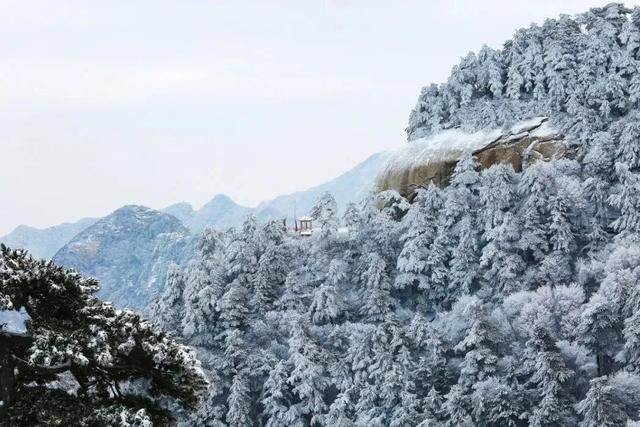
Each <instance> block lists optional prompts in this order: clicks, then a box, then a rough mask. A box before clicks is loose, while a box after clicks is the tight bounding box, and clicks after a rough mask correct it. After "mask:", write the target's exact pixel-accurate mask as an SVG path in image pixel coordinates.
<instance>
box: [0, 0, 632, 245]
mask: <svg viewBox="0 0 640 427" xmlns="http://www.w3.org/2000/svg"><path fill="white" fill-rule="evenodd" d="M606 2H607V0H603V1H587V0H581V1H578V0H563V1H557V0H555V1H552V0H538V1H534V0H530V1H522V0H520V1H517V2H514V1H497V0H490V1H480V0H469V1H462V0H457V1H456V0H433V1H427V0H424V1H402V0H394V1H391V0H389V1H374V0H362V1H348V0H343V1H337V0H336V1H319V0H295V1H288V2H286V1H264V0H256V1H237V0H234V1H231V0H229V1H216V0H175V1H163V0H148V1H147V0H122V1H119V0H109V1H98V0H78V1H71V0H56V1H53V0H40V1H38V0H0V206H1V209H0V235H2V234H4V233H6V232H9V231H10V230H11V229H13V228H14V227H15V226H17V225H19V224H28V225H32V226H37V227H45V226H50V225H54V224H57V223H60V222H65V221H73V220H76V219H78V218H80V217H84V216H102V215H105V214H107V213H109V212H111V211H112V210H114V209H116V208H118V207H120V206H122V205H124V204H127V203H139V204H144V205H147V206H151V207H156V208H161V207H164V206H167V205H169V204H172V203H174V202H178V201H188V202H191V203H192V204H194V206H195V207H196V208H197V207H199V206H200V205H202V204H203V203H205V202H206V201H208V200H209V199H211V198H212V197H213V196H214V195H215V194H217V193H226V194H228V195H230V196H231V197H232V198H233V199H235V200H236V201H237V202H239V203H243V204H247V205H254V204H257V203H258V202H259V201H261V200H264V199H268V198H271V197H273V196H276V195H279V194H283V193H287V192H291V191H295V190H301V189H305V188H307V187H309V186H312V185H316V184H319V183H321V182H322V181H325V180H327V179H330V178H333V177H335V176H336V175H338V174H339V173H342V172H344V171H346V170H348V169H350V168H351V167H352V166H354V165H355V164H356V163H358V162H360V161H362V160H364V159H365V158H366V157H368V156H369V155H371V154H373V153H375V152H378V151H381V150H388V149H394V148H396V147H398V146H399V145H401V144H403V143H404V142H405V135H404V128H405V126H406V122H407V118H408V115H409V112H410V110H411V108H412V107H413V105H414V103H415V100H416V98H417V96H418V93H419V90H420V87H421V86H423V85H425V84H428V83H430V82H440V81H443V80H444V79H446V77H447V75H448V73H449V71H450V69H451V66H452V65H453V64H454V63H456V62H457V61H458V60H459V58H460V57H461V56H462V55H463V54H465V53H466V52H468V51H469V50H477V49H478V48H480V47H481V45H482V44H483V43H487V44H489V45H490V46H493V47H499V46H500V45H501V44H502V42H504V40H506V39H507V38H509V37H510V36H511V35H512V34H513V32H514V31H515V30H516V29H517V28H519V27H522V26H527V25H528V24H529V23H531V22H532V21H535V22H539V23H540V22H542V21H543V20H544V18H546V17H555V16H557V15H558V14H560V13H576V12H580V11H583V10H586V9H587V8H588V7H591V6H599V5H604V4H605V3H606ZM632 3H633V2H626V4H628V5H629V4H632Z"/></svg>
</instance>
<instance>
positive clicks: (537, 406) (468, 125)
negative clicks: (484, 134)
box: [154, 4, 640, 426]
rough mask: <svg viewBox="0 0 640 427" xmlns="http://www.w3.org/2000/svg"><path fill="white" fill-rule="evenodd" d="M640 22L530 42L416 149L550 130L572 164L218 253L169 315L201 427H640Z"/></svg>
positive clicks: (413, 128) (182, 279)
mask: <svg viewBox="0 0 640 427" xmlns="http://www.w3.org/2000/svg"><path fill="white" fill-rule="evenodd" d="M639 25H640V9H638V8H636V9H634V10H628V9H625V8H624V7H623V6H621V5H618V4H611V5H608V6H606V7H604V8H599V9H592V10H591V11H589V12H586V13H584V14H582V15H579V16H575V17H569V16H563V17H560V18H559V19H553V20H547V21H546V22H545V23H544V24H543V25H542V26H538V25H532V26H531V27H530V28H527V29H523V30H520V31H518V32H517V33H516V34H515V36H514V37H513V39H512V40H510V41H508V42H507V43H506V44H505V45H504V47H503V49H501V50H493V49H491V48H488V47H484V48H482V49H481V50H480V51H479V52H478V53H471V54H469V55H467V56H466V57H465V58H464V59H463V60H462V62H461V63H460V64H458V65H457V66H455V67H454V69H453V71H452V74H451V77H450V79H449V81H448V82H447V83H444V84H440V85H431V86H428V87H426V88H425V89H424V90H423V92H422V94H421V95H420V98H419V101H418V105H417V106H416V109H415V110H414V111H413V112H412V114H411V117H410V122H409V127H408V135H409V140H410V142H409V144H411V141H413V140H416V139H418V138H422V137H425V136H429V135H434V134H437V133H438V132H440V131H441V130H443V129H449V128H453V127H457V126H459V127H461V128H462V130H464V131H467V132H474V131H478V130H482V129H496V128H507V127H508V126H511V124H513V123H515V122H517V121H521V120H525V119H528V118H532V117H537V116H545V117H549V122H550V124H551V125H552V126H553V127H554V128H555V129H558V130H559V131H560V132H561V133H562V134H563V135H565V137H566V141H567V144H570V146H571V147H572V149H573V150H574V153H575V154H574V156H573V158H571V159H569V158H567V159H562V160H555V161H551V162H533V163H531V164H529V165H527V166H526V167H525V168H524V170H523V171H522V172H519V173H516V172H515V171H514V170H513V168H512V167H511V166H510V165H508V164H507V165H505V164H496V165H493V166H491V167H488V168H484V169H481V168H480V167H479V165H478V163H477V161H476V159H474V158H473V156H472V155H471V154H470V153H469V152H466V153H465V154H464V155H463V156H462V158H461V159H460V161H458V162H457V164H456V166H455V169H454V171H453V174H452V176H451V178H450V183H449V185H448V186H447V187H445V188H438V187H435V186H433V185H431V186H429V185H428V183H425V185H424V187H425V188H423V189H419V190H418V191H417V195H416V196H415V199H414V200H413V203H412V204H411V205H409V204H408V203H407V201H406V200H404V199H403V198H402V197H401V196H400V195H399V194H397V193H393V192H387V193H381V194H378V195H377V196H375V197H373V198H371V199H369V200H368V201H367V202H366V203H365V204H363V205H362V206H360V207H356V206H353V205H352V206H350V207H349V208H348V209H347V212H346V213H345V215H344V218H343V219H342V220H343V222H344V225H346V226H347V227H348V232H339V231H338V223H339V219H338V218H337V216H336V203H335V201H334V200H333V199H332V198H331V196H330V195H325V196H323V197H322V198H321V200H320V201H319V203H318V204H317V208H316V209H314V216H315V217H316V219H317V222H318V224H319V225H320V226H321V228H322V230H321V232H320V233H318V234H316V235H315V236H314V237H313V238H311V239H307V240H304V239H300V238H296V237H292V236H288V235H287V234H286V233H285V232H284V231H283V230H282V229H281V227H279V225H278V224H277V223H268V224H266V225H265V226H262V227H258V226H257V225H256V223H255V221H252V220H248V221H247V222H245V224H244V226H243V227H242V228H241V229H239V230H237V231H236V230H232V231H230V232H228V233H224V234H220V233H206V234H205V235H204V237H203V238H202V240H201V243H200V246H199V252H198V254H197V255H196V256H195V257H194V259H193V260H192V261H191V262H190V263H189V264H188V265H187V267H186V268H184V269H176V270H173V271H172V272H171V274H170V275H169V281H168V286H167V287H166V290H165V293H164V295H163V296H162V298H161V299H160V300H159V301H158V302H157V303H156V305H155V309H154V312H155V315H156V317H157V319H158V320H160V321H161V322H162V323H163V324H164V326H165V327H166V328H167V329H168V330H171V331H173V332H175V333H176V334H178V335H179V336H181V337H182V339H183V340H184V341H185V342H187V343H189V344H191V345H194V346H196V347H197V349H198V352H199V354H200V356H201V358H202V359H203V363H204V364H205V365H206V368H207V370H208V373H209V376H210V378H211V384H210V392H209V397H208V400H207V402H206V404H205V405H203V406H202V407H201V409H200V411H199V412H198V413H197V414H195V415H194V416H193V417H192V419H191V420H190V421H189V423H190V424H191V425H207V426H211V425H220V426H222V425H233V426H249V425H267V426H283V425H300V426H303V425H314V426H315V425H326V426H354V425H355V426H414V425H421V426H427V425H429V426H431V425H449V426H470V425H505V426H513V425H535V426H565V425H577V424H580V425H583V426H617V425H624V424H625V423H627V422H633V421H635V420H637V419H638V410H639V409H640V398H639V397H638V396H640V377H639V375H638V370H639V369H640V364H639V363H640V344H639V343H640V314H639V313H640V286H639V283H640V236H639V232H640V138H639V137H640V121H638V119H639V118H640V115H639V113H638V101H639V100H640V72H639V70H638V67H639V66H640V52H639V48H640V26H639Z"/></svg>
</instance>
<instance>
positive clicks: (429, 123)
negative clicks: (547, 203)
mask: <svg viewBox="0 0 640 427" xmlns="http://www.w3.org/2000/svg"><path fill="white" fill-rule="evenodd" d="M639 25H640V9H639V8H638V7H635V8H634V9H628V8H626V7H624V6H623V5H622V4H619V3H611V4H609V5H607V6H605V7H602V8H594V9H591V10H589V11H588V12H585V13H582V14H579V15H575V16H568V15H562V16H560V17H559V18H558V19H547V20H546V21H545V22H544V24H542V25H536V24H532V25H531V26H530V27H529V28H526V29H521V30H518V31H517V32H516V34H515V35H514V36H513V38H512V39H511V40H508V41H507V42H506V43H505V44H504V46H503V47H502V49H499V50H494V49H492V48H490V47H488V46H484V47H483V48H482V49H480V51H478V52H477V53H473V52H472V53H469V54H468V55H467V56H465V57H464V58H462V60H461V61H460V63H459V64H458V65H455V66H454V67H453V69H452V71H451V75H450V76H449V79H448V80H447V82H446V83H442V84H431V85H430V86H427V87H425V88H423V89H422V93H421V94H420V96H419V98H418V102H417V105H416V107H415V108H414V110H413V111H412V113H411V115H410V118H409V126H408V128H407V134H408V139H409V140H410V141H413V140H416V139H418V138H421V137H424V136H426V135H429V134H432V133H434V132H437V131H439V130H442V129H449V128H455V127H458V126H461V127H462V128H463V129H465V130H468V131H477V130H480V129H491V128H495V127H506V126H509V125H510V124H511V123H513V122H516V121H519V120H522V119H526V118H530V117H534V116H541V115H542V116H549V117H550V118H551V120H552V124H554V125H555V124H556V123H558V122H561V123H562V124H563V125H564V126H563V129H562V130H563V131H565V130H568V131H570V132H571V133H572V134H574V135H575V136H577V137H581V136H582V135H584V134H585V133H586V132H591V131H593V130H602V129H604V128H605V126H606V125H607V124H608V123H610V122H612V121H615V120H616V119H618V118H620V117H622V116H624V115H626V114H628V113H629V112H630V111H632V110H635V109H636V108H637V102H638V99H640V76H639V73H638V68H639V64H640V63H639V61H638V53H639V52H638V49H639V48H640V29H639Z"/></svg>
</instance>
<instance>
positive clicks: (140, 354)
mask: <svg viewBox="0 0 640 427" xmlns="http://www.w3.org/2000/svg"><path fill="white" fill-rule="evenodd" d="M97 290H98V283H97V282H96V281H95V280H93V279H88V278H84V277H81V276H80V275H78V274H77V273H75V272H74V271H71V270H64V269H62V268H60V267H57V266H55V265H53V264H52V263H51V262H45V261H38V260H35V259H33V258H32V257H31V256H30V255H28V254H27V253H26V252H24V251H18V250H11V249H9V248H7V247H5V246H4V245H0V312H9V311H19V312H22V313H26V315H27V316H28V320H27V321H26V322H25V331H24V332H16V331H14V330H9V329H7V328H0V426H39V425H46V426H50V425H62V426H75V425H79V426H103V425H104V426H113V425H127V426H129V425H136V426H138V425H139V426H151V425H165V424H166V423H167V422H168V418H167V417H168V415H167V411H166V410H165V409H163V408H161V407H160V406H159V405H158V402H159V401H160V399H161V398H162V400H163V401H166V402H167V404H168V405H175V404H182V405H183V406H186V407H189V406H194V405H195V404H196V403H197V402H198V396H199V393H200V391H201V390H203V389H204V386H205V385H206V381H205V379H204V376H203V374H202V372H201V370H200V367H199V363H198V361H197V360H196V359H195V357H194V355H193V354H192V353H191V352H190V351H189V350H188V349H187V348H186V347H184V346H182V345H180V344H178V343H176V342H175V341H174V340H172V339H171V338H169V337H168V336H167V335H166V334H165V333H163V332H161V331H160V330H159V329H157V328H156V327H155V326H154V325H153V324H151V323H150V322H148V321H146V320H144V319H143V318H142V317H140V316H139V315H138V314H135V313H132V312H129V311H120V310H116V309H114V308H113V306H111V305H110V304H107V303H104V302H102V301H100V300H98V299H97V298H96V297H95V296H94V295H95V292H96V291H97Z"/></svg>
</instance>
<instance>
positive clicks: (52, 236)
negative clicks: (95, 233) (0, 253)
mask: <svg viewBox="0 0 640 427" xmlns="http://www.w3.org/2000/svg"><path fill="white" fill-rule="evenodd" d="M96 221H98V219H97V218H83V219H81V220H79V221H76V222H70V223H64V224H60V225H55V226H53V227H49V228H43V229H40V228H33V227H29V226H27V225H20V226H18V227H17V228H16V229H15V230H13V231H12V232H11V233H9V234H7V235H5V236H2V237H0V243H4V244H5V245H7V246H9V247H12V248H24V249H28V250H29V252H31V254H32V255H33V256H35V257H36V258H46V259H49V258H51V257H52V256H53V255H54V254H55V253H56V252H58V250H59V249H60V248H61V247H63V246H64V245H65V244H66V243H67V242H69V241H70V240H71V239H72V238H73V237H74V236H75V235H76V234H78V233H79V232H81V231H82V230H84V229H86V228H87V227H89V226H91V225H93V224H94V223H95V222H96Z"/></svg>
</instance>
